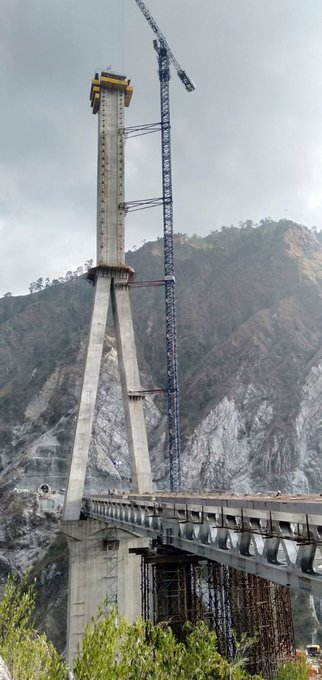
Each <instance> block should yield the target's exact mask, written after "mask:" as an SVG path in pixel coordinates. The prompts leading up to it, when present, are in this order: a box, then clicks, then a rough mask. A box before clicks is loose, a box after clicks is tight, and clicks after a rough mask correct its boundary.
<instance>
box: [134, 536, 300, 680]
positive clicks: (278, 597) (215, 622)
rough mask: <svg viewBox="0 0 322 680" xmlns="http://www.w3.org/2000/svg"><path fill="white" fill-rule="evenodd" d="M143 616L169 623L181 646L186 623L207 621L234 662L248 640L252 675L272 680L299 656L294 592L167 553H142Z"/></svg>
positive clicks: (167, 550)
mask: <svg viewBox="0 0 322 680" xmlns="http://www.w3.org/2000/svg"><path fill="white" fill-rule="evenodd" d="M142 552H143V554H142V615H143V617H144V618H145V619H146V620H147V619H150V620H151V621H152V622H153V623H155V624H157V623H161V622H165V621H166V622H168V623H169V624H170V626H171V628H172V629H173V632H174V634H175V635H176V637H177V638H178V639H180V640H183V639H184V636H185V625H184V624H185V623H186V622H187V621H190V622H192V623H193V624H195V623H197V621H200V620H203V621H204V622H205V623H206V624H207V626H208V627H209V628H210V629H211V630H214V631H215V633H216V637H217V645H218V651H219V652H220V654H221V655H222V656H224V657H225V658H227V659H228V660H229V661H233V660H234V658H235V655H236V647H237V643H238V642H239V641H241V640H242V639H243V638H244V637H246V638H253V639H254V640H255V641H254V643H253V644H252V645H251V647H249V648H248V649H247V654H246V656H247V658H248V662H247V669H248V670H249V672H250V673H252V674H260V673H261V674H262V675H263V676H264V677H265V678H268V679H269V680H270V679H271V678H273V677H274V676H275V674H276V670H277V668H278V665H279V664H280V663H281V661H282V660H284V659H286V658H288V659H289V658H292V657H293V656H294V654H295V639H294V630H293V622H292V611H291V601H290V593H289V588H287V587H285V586H280V585H278V584H275V583H272V582H270V581H266V580H264V579H261V578H259V577H257V576H254V575H252V574H248V573H244V572H240V571H237V570H236V569H232V568H231V567H228V566H226V565H223V564H219V563H217V562H212V561H210V560H205V559H202V558H200V557H198V556H195V555H191V554H189V553H182V552H178V551H175V550H173V549H170V548H169V546H167V547H163V546H162V547H159V548H158V549H157V550H155V551H149V550H146V551H142Z"/></svg>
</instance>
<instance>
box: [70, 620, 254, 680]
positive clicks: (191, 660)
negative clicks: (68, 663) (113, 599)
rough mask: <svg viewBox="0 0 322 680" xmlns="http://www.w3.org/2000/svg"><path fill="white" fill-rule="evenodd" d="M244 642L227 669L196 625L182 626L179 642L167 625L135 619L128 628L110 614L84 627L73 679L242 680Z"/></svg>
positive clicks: (201, 626) (207, 634)
mask: <svg viewBox="0 0 322 680" xmlns="http://www.w3.org/2000/svg"><path fill="white" fill-rule="evenodd" d="M246 649H247V645H245V641H243V645H241V646H240V647H239V648H238V651H237V654H236V658H235V660H234V662H233V663H232V664H229V663H228V661H226V660H225V659H223V658H222V657H221V656H220V654H219V652H218V651H217V645H216V636H215V633H214V632H213V631H210V630H209V629H208V628H207V626H206V624H205V623H203V622H202V621H200V622H199V623H198V624H197V625H196V626H195V627H192V626H189V627H188V626H187V630H186V640H185V643H183V642H178V641H177V640H176V638H175V637H174V634H173V632H172V630H171V628H170V627H169V626H168V625H157V626H153V625H152V623H151V622H150V621H147V622H145V621H143V620H142V619H141V618H138V619H137V620H136V622H135V623H133V624H129V623H127V621H126V619H125V618H124V617H122V616H120V615H118V614H117V613H116V612H115V611H112V612H111V613H110V614H109V616H107V617H106V616H105V615H104V613H103V611H101V612H100V614H99V616H98V618H97V620H96V621H92V624H91V625H90V626H87V628H86V631H85V635H84V638H83V642H82V649H81V651H80V653H79V655H78V657H77V659H76V661H75V665H74V669H73V670H74V673H75V677H76V678H77V680H93V678H95V680H187V679H188V678H189V680H210V679H212V680H215V679H218V680H248V679H249V678H250V677H251V676H250V675H249V674H248V673H247V672H246V671H245V669H244V664H245V661H246V658H245V656H244V652H245V650H246Z"/></svg>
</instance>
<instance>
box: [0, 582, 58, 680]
mask: <svg viewBox="0 0 322 680" xmlns="http://www.w3.org/2000/svg"><path fill="white" fill-rule="evenodd" d="M34 608H35V584H32V585H30V584H28V574H27V575H25V576H24V577H23V578H22V579H21V581H20V582H19V581H18V578H17V577H14V576H9V578H8V579H7V581H6V583H5V586H4V589H3V593H2V600H1V602H0V656H1V657H2V658H3V660H4V661H5V663H6V664H7V666H8V669H9V671H10V673H11V675H12V677H13V678H14V680H65V678H66V674H67V669H66V665H65V663H64V662H62V661H60V659H59V655H58V653H57V651H56V650H55V648H54V646H53V645H52V644H51V642H49V641H48V640H47V638H46V635H45V634H43V635H39V634H38V633H37V632H36V631H35V630H34V628H33V624H32V615H33V612H34Z"/></svg>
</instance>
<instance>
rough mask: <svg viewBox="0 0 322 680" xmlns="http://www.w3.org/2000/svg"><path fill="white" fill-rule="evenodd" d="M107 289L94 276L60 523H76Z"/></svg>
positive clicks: (103, 279)
mask: <svg viewBox="0 0 322 680" xmlns="http://www.w3.org/2000/svg"><path fill="white" fill-rule="evenodd" d="M110 289H111V279H110V278H108V277H105V276H98V278H97V281H96V285H95V298H94V305H93V312H92V320H91V325H90V333H89V337H88V344H87V353H86V360H85V369H84V376H83V384H82V389H81V396H80V401H79V407H78V415H77V422H76V431H75V437H74V443H73V450H72V456H71V463H70V470H69V476H68V482H67V491H66V496H65V503H64V510H63V519H64V520H78V519H79V513H80V510H81V504H82V497H83V492H84V484H85V476H86V467H87V459H88V450H89V445H90V440H91V433H92V426H93V419H94V410H95V402H96V395H97V389H98V380H99V372H100V365H101V358H102V350H103V342H104V334H105V328H106V318H107V310H108V305H109V297H110Z"/></svg>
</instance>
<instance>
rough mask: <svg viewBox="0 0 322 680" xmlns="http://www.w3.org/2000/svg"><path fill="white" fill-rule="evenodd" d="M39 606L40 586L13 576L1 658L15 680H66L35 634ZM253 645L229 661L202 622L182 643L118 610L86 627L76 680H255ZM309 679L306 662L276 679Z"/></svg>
mask: <svg viewBox="0 0 322 680" xmlns="http://www.w3.org/2000/svg"><path fill="white" fill-rule="evenodd" d="M34 606H35V586H34V584H32V585H28V576H25V577H24V578H23V579H22V580H21V582H18V580H17V579H15V578H14V577H9V578H8V580H7V582H6V584H5V586H4V590H3V594H2V600H1V602H0V656H1V657H2V658H3V659H4V661H5V663H6V664H7V666H8V669H9V671H10V673H11V675H12V678H13V680H66V677H67V666H66V663H65V661H64V660H62V659H60V658H59V656H58V653H57V652H56V650H55V648H54V646H53V645H52V643H50V642H49V641H48V640H47V638H46V635H45V634H43V635H39V634H38V633H37V632H36V631H35V630H34V627H33V623H32V620H33V614H34ZM249 644H251V643H250V642H249V643H247V642H245V640H243V641H242V642H241V643H240V645H239V646H238V647H237V652H236V655H235V659H234V661H233V662H232V663H229V662H228V661H226V660H225V659H223V658H222V657H221V656H220V654H219V653H218V651H217V649H216V637H215V633H214V632H213V631H209V630H208V628H207V626H206V625H205V624H204V623H203V622H199V623H198V624H197V625H196V626H195V627H192V626H191V627H190V628H187V634H186V639H185V642H184V643H183V642H178V641H177V640H176V639H175V637H174V634H173V632H172V630H171V628H170V627H169V626H167V625H158V626H153V625H152V624H151V622H149V621H148V622H144V621H143V620H142V619H141V618H138V619H137V621H136V622H135V623H134V624H129V623H128V622H127V621H126V620H125V618H124V617H122V616H120V615H118V614H116V612H115V611H112V612H111V613H110V615H109V616H105V615H104V613H103V610H102V611H101V612H100V613H99V615H98V618H97V620H96V621H93V622H92V624H91V625H89V626H88V627H87V628H86V631H85V635H84V639H83V645H82V650H81V652H80V654H79V655H78V657H77V658H76V661H75V664H74V668H73V671H74V674H75V678H77V680H210V679H218V680H226V679H227V680H251V677H254V676H250V675H249V674H248V673H247V671H246V670H245V664H246V661H247V659H246V655H247V647H248V646H249ZM307 678H308V666H307V664H306V662H305V661H304V660H301V661H299V662H290V663H285V664H284V665H282V666H281V668H280V669H279V671H278V673H277V677H276V680H306V679H307ZM257 680H260V678H259V677H258V679H257Z"/></svg>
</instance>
